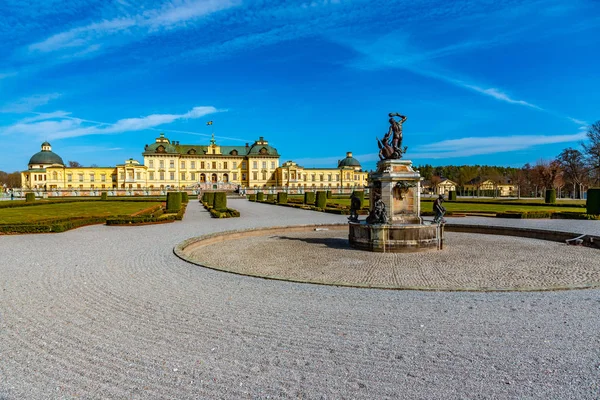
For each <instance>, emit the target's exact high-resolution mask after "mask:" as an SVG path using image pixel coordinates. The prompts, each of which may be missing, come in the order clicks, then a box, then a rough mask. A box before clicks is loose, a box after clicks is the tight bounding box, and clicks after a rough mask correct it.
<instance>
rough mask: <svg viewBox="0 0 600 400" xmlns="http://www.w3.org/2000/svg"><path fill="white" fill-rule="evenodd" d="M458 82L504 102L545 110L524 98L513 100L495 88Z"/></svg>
mask: <svg viewBox="0 0 600 400" xmlns="http://www.w3.org/2000/svg"><path fill="white" fill-rule="evenodd" d="M458 84H459V85H461V86H464V87H466V88H469V89H473V90H474V91H476V92H479V93H482V94H485V95H487V96H490V97H493V98H495V99H496V100H500V101H504V102H507V103H511V104H519V105H522V106H526V107H531V108H534V109H536V110H540V111H545V110H544V109H543V108H542V107H539V106H536V105H535V104H531V103H528V102H526V101H524V100H515V99H513V98H511V97H509V96H508V95H507V94H506V93H504V92H502V91H500V90H498V89H496V88H489V89H484V88H482V87H479V86H476V85H469V84H466V83H461V82H458Z"/></svg>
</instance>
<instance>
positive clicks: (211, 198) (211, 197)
mask: <svg viewBox="0 0 600 400" xmlns="http://www.w3.org/2000/svg"><path fill="white" fill-rule="evenodd" d="M214 202H215V192H206V204H208V205H209V206H210V207H212V205H213V204H214Z"/></svg>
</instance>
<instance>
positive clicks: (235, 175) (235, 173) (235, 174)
mask: <svg viewBox="0 0 600 400" xmlns="http://www.w3.org/2000/svg"><path fill="white" fill-rule="evenodd" d="M233 180H234V181H237V172H234V173H233Z"/></svg>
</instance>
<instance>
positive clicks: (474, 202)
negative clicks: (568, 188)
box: [421, 198, 585, 208]
mask: <svg viewBox="0 0 600 400" xmlns="http://www.w3.org/2000/svg"><path fill="white" fill-rule="evenodd" d="M434 200H435V199H434V198H431V199H427V198H421V201H423V202H430V203H432V202H433V201H434ZM456 203H463V204H498V205H504V206H505V205H507V204H510V205H515V206H539V207H553V208H556V207H569V208H573V207H574V208H577V207H581V208H585V205H584V204H569V203H556V204H545V203H532V202H526V201H494V200H491V201H487V200H484V201H481V200H479V201H478V200H469V199H457V200H456Z"/></svg>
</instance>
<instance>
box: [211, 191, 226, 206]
mask: <svg viewBox="0 0 600 400" xmlns="http://www.w3.org/2000/svg"><path fill="white" fill-rule="evenodd" d="M213 208H215V209H217V210H225V209H226V208H227V193H225V192H215V200H214V202H213Z"/></svg>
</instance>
